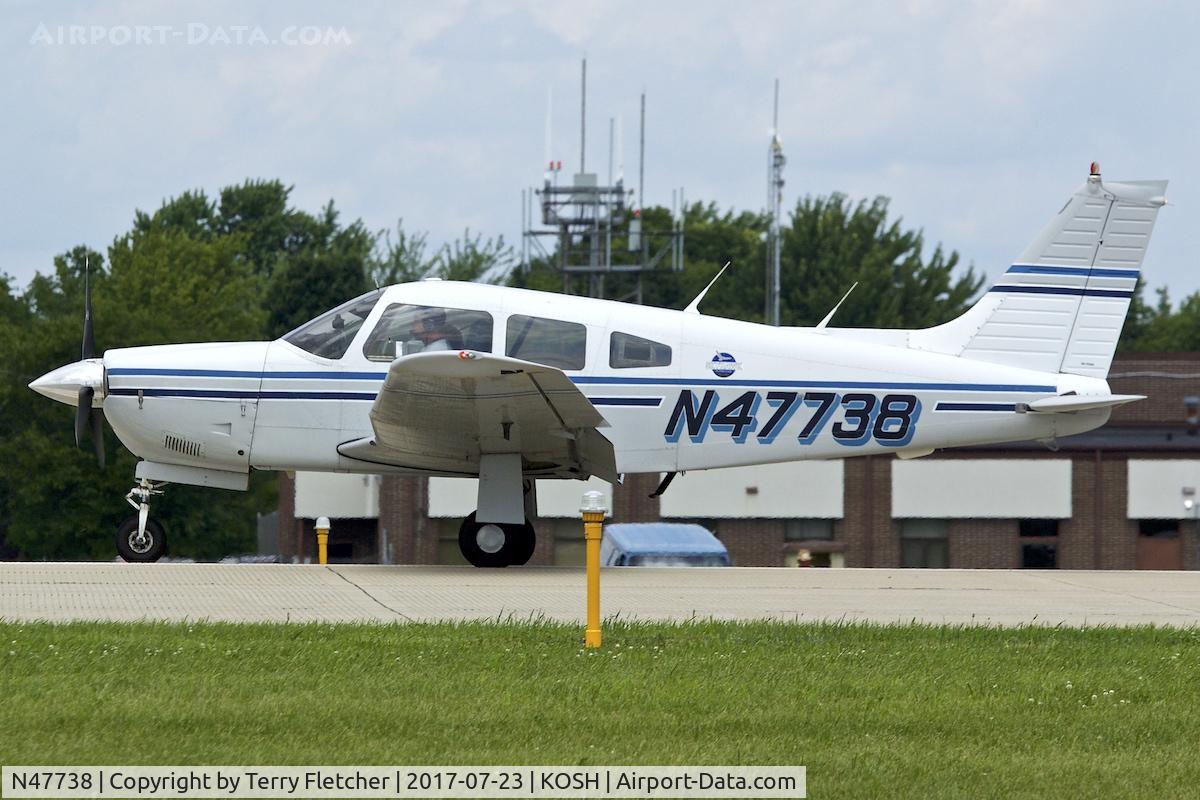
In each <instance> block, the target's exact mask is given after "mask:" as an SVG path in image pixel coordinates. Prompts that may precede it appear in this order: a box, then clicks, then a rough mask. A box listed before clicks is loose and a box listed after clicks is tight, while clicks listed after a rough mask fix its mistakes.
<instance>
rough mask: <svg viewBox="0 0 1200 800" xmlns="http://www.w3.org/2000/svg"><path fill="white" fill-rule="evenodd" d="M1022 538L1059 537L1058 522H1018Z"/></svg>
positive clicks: (1027, 520)
mask: <svg viewBox="0 0 1200 800" xmlns="http://www.w3.org/2000/svg"><path fill="white" fill-rule="evenodd" d="M1017 524H1018V526H1019V529H1020V536H1021V538H1025V537H1027V536H1028V537H1042V536H1058V520H1056V519H1022V520H1017Z"/></svg>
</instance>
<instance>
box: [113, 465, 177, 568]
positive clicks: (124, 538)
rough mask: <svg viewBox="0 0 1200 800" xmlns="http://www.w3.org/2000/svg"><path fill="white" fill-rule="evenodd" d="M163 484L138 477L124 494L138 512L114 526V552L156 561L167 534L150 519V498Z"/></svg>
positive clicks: (160, 492)
mask: <svg viewBox="0 0 1200 800" xmlns="http://www.w3.org/2000/svg"><path fill="white" fill-rule="evenodd" d="M165 485H166V484H165V483H153V482H151V481H149V480H147V479H146V478H142V479H141V480H140V481H139V482H138V485H137V486H135V487H133V488H132V489H130V490H129V494H127V495H125V501H126V502H128V503H129V505H131V506H133V507H134V508H135V509H137V512H138V513H136V514H134V515H133V516H132V517H129V518H127V519H126V520H125V521H124V522H122V523H121V525H120V527H118V528H117V553H119V554H120V556H121V558H123V559H125V560H126V561H134V562H150V561H158V559H160V558H162V556H163V554H164V553H165V552H167V537H166V533H165V532H164V531H163V527H162V525H160V524H159V523H158V521H157V520H153V519H150V498H151V496H153V495H156V494H162V493H163V490H162V488H161V487H163V486H165Z"/></svg>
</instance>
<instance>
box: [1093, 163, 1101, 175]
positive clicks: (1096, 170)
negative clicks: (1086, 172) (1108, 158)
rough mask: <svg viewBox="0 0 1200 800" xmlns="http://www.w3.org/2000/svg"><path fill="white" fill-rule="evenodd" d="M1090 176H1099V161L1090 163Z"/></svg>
mask: <svg viewBox="0 0 1200 800" xmlns="http://www.w3.org/2000/svg"><path fill="white" fill-rule="evenodd" d="M1091 174H1092V175H1099V174H1100V162H1099V161H1093V162H1092V167H1091Z"/></svg>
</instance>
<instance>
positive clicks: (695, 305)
mask: <svg viewBox="0 0 1200 800" xmlns="http://www.w3.org/2000/svg"><path fill="white" fill-rule="evenodd" d="M732 263H733V262H732V261H726V262H725V266H723V267H721V271H720V272H718V273H717V275H716V277H715V278H713V279H712V280H711V281H709V282H708V286H705V287H704V290H703V291H702V292H700V294H698V295H696V299H695V300H693V301H692V302H690V303H688V307H687V308H685V309H684V310H683V311H684V313H685V314H699V313H700V301H701V300H703V299H704V295H706V294H708V290H709V289H711V288H712V287H713V284H714V283H716V282H717V280H718V279H719V278H720V277H721V276H722V275H724V274H725V270H727V269H729V265H730V264H732Z"/></svg>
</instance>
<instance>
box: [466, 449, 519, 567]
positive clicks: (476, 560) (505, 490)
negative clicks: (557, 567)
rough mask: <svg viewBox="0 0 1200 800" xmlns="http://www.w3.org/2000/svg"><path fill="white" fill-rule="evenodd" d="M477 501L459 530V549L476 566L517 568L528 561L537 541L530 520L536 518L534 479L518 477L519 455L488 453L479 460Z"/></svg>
mask: <svg viewBox="0 0 1200 800" xmlns="http://www.w3.org/2000/svg"><path fill="white" fill-rule="evenodd" d="M478 499H479V502H478V503H477V504H476V509H477V510H476V511H475V513H474V514H472V515H471V516H469V517H467V518H466V519H464V520H463V522H462V526H461V527H460V528H459V529H458V549H459V550H461V551H462V554H463V558H465V559H466V560H467V561H468V562H469V563H470V564H472V565H474V566H476V567H507V566H520V565H522V564H526V563H528V562H529V559H530V557H531V556H532V555H533V548H534V546H535V545H536V544H537V538H536V536H535V535H534V532H533V525H532V523H530V521H529V520H531V519H533V518H535V517H537V495H536V493H535V492H534V487H533V480H532V479H527V478H525V477H524V476H523V475H522V474H521V456H520V455H518V454H516V453H488V454H485V455H482V456H480V459H479V498H478Z"/></svg>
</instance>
